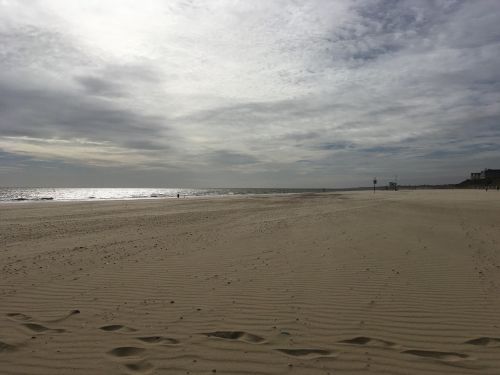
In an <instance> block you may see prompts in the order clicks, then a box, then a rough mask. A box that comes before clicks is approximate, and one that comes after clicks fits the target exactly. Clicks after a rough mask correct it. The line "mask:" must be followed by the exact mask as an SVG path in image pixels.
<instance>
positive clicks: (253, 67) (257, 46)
mask: <svg viewBox="0 0 500 375" xmlns="http://www.w3.org/2000/svg"><path fill="white" fill-rule="evenodd" d="M499 19H500V1H497V0H477V1H473V0H469V1H459V0H442V1H439V0H434V1H426V0H421V1H414V0H408V1H405V0H401V1H399V0H380V1H378V0H309V1H306V0H304V1H298V0H296V1H291V0H290V1H285V0H253V1H248V0H241V1H238V0H210V1H209V0H204V1H201V0H169V1H162V0H141V1H135V0H85V1H68V0H44V1H41V0H40V1H37V0H23V1H21V0H19V1H12V0H0V186H68V187H77V186H82V187H306V188H310V187H317V188H326V187H328V188H342V187H350V186H369V185H370V184H371V181H372V179H373V177H377V178H378V179H379V181H380V183H381V184H385V183H387V182H388V181H390V180H393V179H394V178H396V176H397V179H398V181H399V182H400V183H401V184H425V183H429V184H439V183H457V182H460V181H462V180H464V179H466V178H467V177H468V175H469V174H470V172H472V171H480V170H482V169H484V168H500V22H499V21H498V20H499Z"/></svg>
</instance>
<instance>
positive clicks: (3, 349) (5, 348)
mask: <svg viewBox="0 0 500 375" xmlns="http://www.w3.org/2000/svg"><path fill="white" fill-rule="evenodd" d="M16 350H17V347H16V346H14V345H10V344H7V343H6V342H3V341H0V353H8V352H15V351H16Z"/></svg>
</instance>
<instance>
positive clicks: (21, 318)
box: [7, 310, 80, 323]
mask: <svg viewBox="0 0 500 375" xmlns="http://www.w3.org/2000/svg"><path fill="white" fill-rule="evenodd" d="M77 314H80V310H71V311H70V312H69V313H67V314H66V315H64V316H63V317H61V318H57V319H51V320H39V321H40V322H42V323H59V322H62V321H64V320H66V319H68V318H69V317H71V316H73V315H77ZM7 316H8V317H9V318H10V319H11V320H14V321H16V322H29V321H33V318H32V317H31V316H29V315H26V314H23V313H8V314H7Z"/></svg>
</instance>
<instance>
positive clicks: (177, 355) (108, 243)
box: [0, 190, 500, 375]
mask: <svg viewBox="0 0 500 375" xmlns="http://www.w3.org/2000/svg"><path fill="white" fill-rule="evenodd" d="M499 212H500V192H497V191H489V192H485V191H481V190H417V191H397V192H393V191H377V193H375V194H374V193H373V192H370V191H364V192H342V193H325V194H321V193H317V194H289V195H265V196H246V197H237V196H234V197H222V198H196V199H188V198H186V199H157V200H142V201H141V200H136V201H133V200H131V201H109V202H37V203H10V204H3V205H1V206H0V249H1V250H0V266H1V276H0V374H18V375H21V374H82V375H83V374H213V373H217V374H358V373H359V374H361V373H370V374H401V375H403V374H404V375H406V374H498V373H499V368H500V314H499V312H500V219H499Z"/></svg>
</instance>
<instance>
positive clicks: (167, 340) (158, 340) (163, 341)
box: [137, 336, 179, 345]
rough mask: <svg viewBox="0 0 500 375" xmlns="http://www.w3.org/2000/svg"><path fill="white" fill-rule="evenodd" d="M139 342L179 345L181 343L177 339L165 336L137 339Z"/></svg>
mask: <svg viewBox="0 0 500 375" xmlns="http://www.w3.org/2000/svg"><path fill="white" fill-rule="evenodd" d="M137 340H139V341H142V342H145V343H146V344H164V345H177V344H178V343H179V340H177V339H173V338H170V337H163V336H147V337H137Z"/></svg>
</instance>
